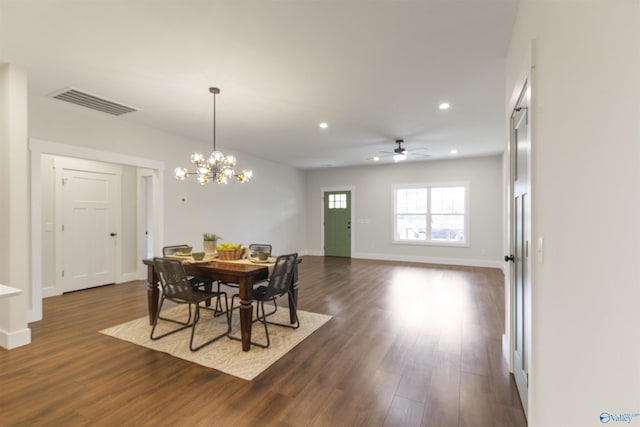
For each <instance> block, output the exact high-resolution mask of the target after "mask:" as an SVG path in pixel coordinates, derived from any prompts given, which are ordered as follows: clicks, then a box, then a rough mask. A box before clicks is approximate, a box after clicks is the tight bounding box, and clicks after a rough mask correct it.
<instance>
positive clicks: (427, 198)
mask: <svg viewBox="0 0 640 427" xmlns="http://www.w3.org/2000/svg"><path fill="white" fill-rule="evenodd" d="M467 196H468V188H467V185H460V184H456V185H420V186H395V187H394V202H395V203H394V210H395V211H394V241H395V242H411V243H445V244H466V243H467V235H468V233H467V232H466V230H467V219H468V214H467Z"/></svg>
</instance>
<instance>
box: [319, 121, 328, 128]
mask: <svg viewBox="0 0 640 427" xmlns="http://www.w3.org/2000/svg"><path fill="white" fill-rule="evenodd" d="M320 127H321V128H322V129H326V128H328V127H329V123H327V122H322V123H320Z"/></svg>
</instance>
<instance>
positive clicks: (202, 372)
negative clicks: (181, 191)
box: [0, 257, 526, 427]
mask: <svg viewBox="0 0 640 427" xmlns="http://www.w3.org/2000/svg"><path fill="white" fill-rule="evenodd" d="M503 281H504V278H503V275H502V273H501V272H500V271H499V270H495V269H484V268H446V267H441V266H432V265H426V264H409V263H389V262H378V261H367V260H349V259H341V258H323V257H304V261H303V263H302V264H301V266H300V301H299V305H300V308H301V309H302V310H307V311H314V312H318V313H327V314H331V315H332V316H333V319H332V320H330V321H329V323H327V324H326V325H325V326H323V327H322V328H321V329H319V330H318V331H316V332H315V333H314V334H313V335H312V336H310V337H309V338H307V339H306V340H305V341H303V342H302V343H301V344H300V345H298V346H297V347H296V348H295V349H294V350H293V351H291V352H290V353H288V354H287V355H286V356H285V357H283V358H282V359H280V360H279V361H278V362H276V363H275V364H274V365H273V366H271V367H270V368H269V369H268V370H266V371H265V372H264V373H262V374H261V375H260V376H259V377H257V378H256V379H255V380H254V381H250V382H247V381H244V380H240V379H237V378H235V377H232V376H229V375H226V374H222V373H220V372H218V371H215V370H211V369H207V368H204V367H201V366H199V365H195V364H192V363H189V362H187V361H184V360H180V359H176V358H173V357H171V356H169V355H167V354H163V353H158V352H154V351H152V350H148V349H145V348H143V347H139V346H136V345H133V344H130V343H127V342H124V341H120V340H117V339H114V338H111V337H108V336H105V335H102V334H99V333H98V332H97V331H99V330H101V329H104V328H106V327H109V326H114V325H116V324H119V323H122V322H125V321H128V320H131V319H134V318H137V317H141V316H144V315H145V314H146V285H145V283H144V282H129V283H124V284H120V285H112V286H105V287H101V288H95V289H90V290H85V291H79V292H74V293H70V294H66V295H63V296H60V297H53V298H48V299H45V300H44V320H42V321H40V322H36V323H33V324H31V328H32V343H31V344H30V345H28V346H24V347H20V348H17V349H13V350H10V351H7V350H2V349H0V425H2V426H16V425H42V426H45V425H46V426H78V425H91V426H102V425H104V426H114V425H122V426H130V425H154V426H165V425H167V426H168V425H172V426H173V425H179V426H182V425H189V426H254V425H261V426H355V425H359V426H446V427H450V426H491V427H497V426H525V425H526V421H525V418H524V415H523V412H522V408H521V406H520V402H519V399H518V395H517V392H516V388H515V384H514V382H513V380H512V379H511V377H510V375H509V374H508V372H507V369H506V365H505V362H504V360H503V358H502V355H501V334H502V333H503V331H504V325H503V323H504V320H503V319H504V314H503V312H504V291H503ZM238 345H239V344H238Z"/></svg>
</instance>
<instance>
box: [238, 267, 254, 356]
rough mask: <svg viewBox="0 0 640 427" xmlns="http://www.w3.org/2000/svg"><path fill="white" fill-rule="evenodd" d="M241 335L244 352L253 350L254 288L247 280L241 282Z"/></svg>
mask: <svg viewBox="0 0 640 427" xmlns="http://www.w3.org/2000/svg"><path fill="white" fill-rule="evenodd" d="M239 285H240V289H239V291H240V292H239V294H240V333H241V336H242V351H249V349H250V348H251V324H252V323H253V306H252V304H251V291H252V289H253V286H252V284H251V283H249V282H248V281H247V280H246V279H244V278H243V279H242V280H240V283H239Z"/></svg>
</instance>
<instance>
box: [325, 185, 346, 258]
mask: <svg viewBox="0 0 640 427" xmlns="http://www.w3.org/2000/svg"><path fill="white" fill-rule="evenodd" d="M322 199H323V213H324V255H325V256H336V257H345V258H350V257H351V191H349V190H335V191H325V192H324V193H323V197H322Z"/></svg>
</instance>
